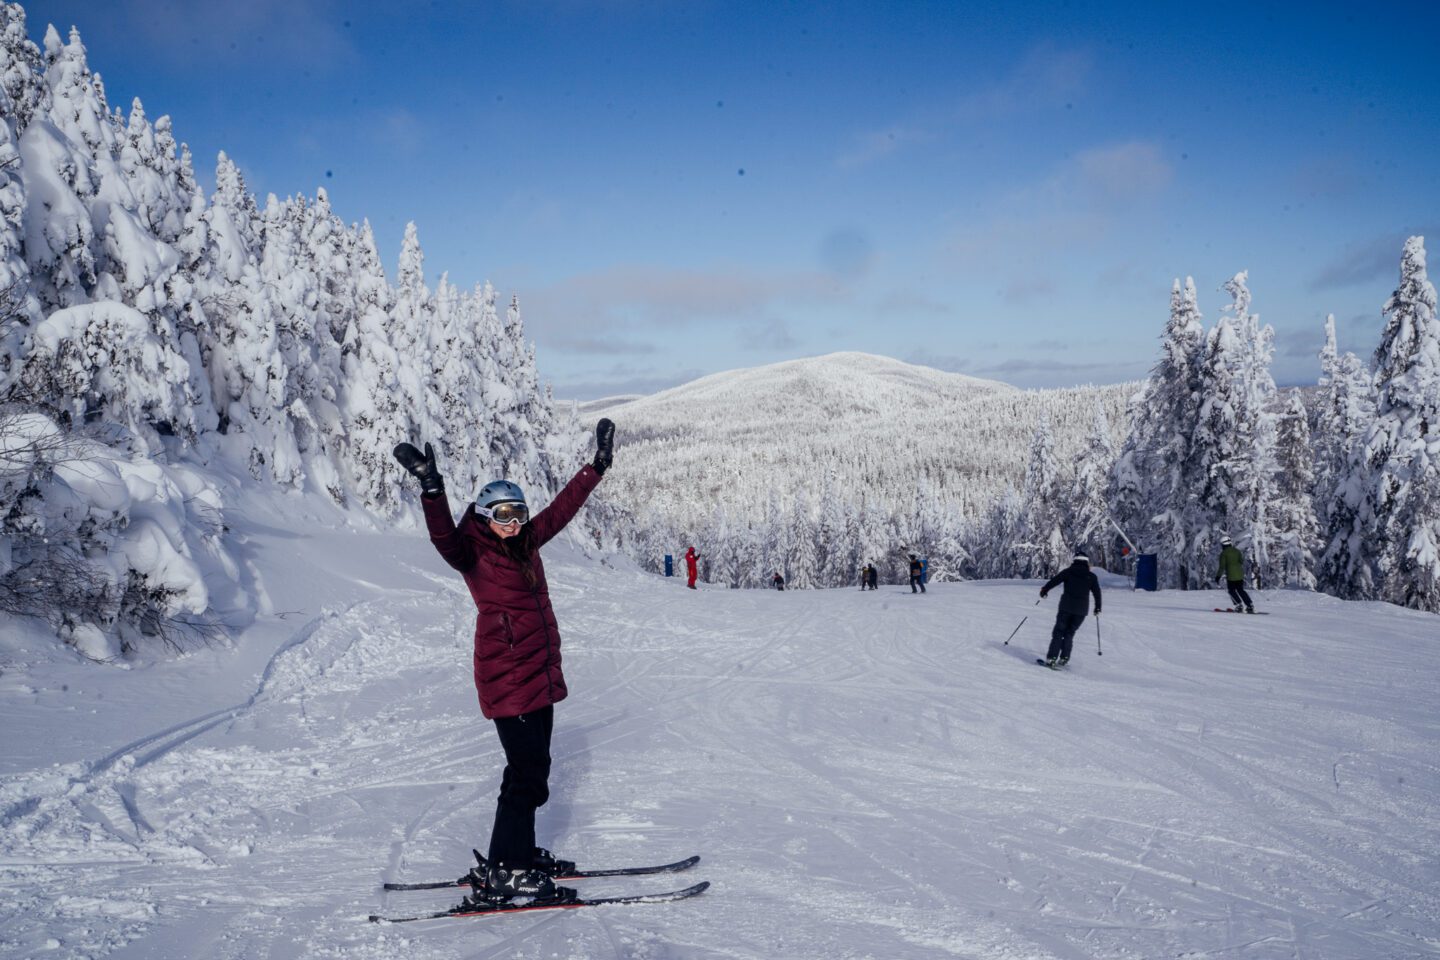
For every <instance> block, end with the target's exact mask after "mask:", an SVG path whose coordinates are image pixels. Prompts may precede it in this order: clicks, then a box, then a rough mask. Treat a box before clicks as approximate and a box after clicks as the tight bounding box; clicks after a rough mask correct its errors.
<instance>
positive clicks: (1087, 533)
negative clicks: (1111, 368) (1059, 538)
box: [1064, 402, 1115, 568]
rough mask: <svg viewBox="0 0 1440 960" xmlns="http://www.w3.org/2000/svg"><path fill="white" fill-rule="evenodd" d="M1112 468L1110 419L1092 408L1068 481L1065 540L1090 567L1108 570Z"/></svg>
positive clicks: (1099, 407) (1100, 408)
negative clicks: (1082, 552)
mask: <svg viewBox="0 0 1440 960" xmlns="http://www.w3.org/2000/svg"><path fill="white" fill-rule="evenodd" d="M1114 465H1115V441H1114V439H1113V438H1112V437H1111V435H1110V419H1109V418H1108V417H1107V416H1106V415H1105V407H1104V405H1103V404H1101V403H1099V402H1097V403H1096V404H1095V421H1094V423H1092V424H1091V427H1090V435H1089V436H1088V437H1087V438H1086V442H1085V446H1084V447H1082V448H1081V450H1080V455H1079V456H1078V457H1076V458H1075V472H1074V475H1073V478H1072V479H1071V481H1070V495H1069V498H1068V501H1067V502H1066V503H1065V505H1064V506H1065V511H1064V517H1065V529H1066V530H1067V531H1068V532H1067V534H1066V540H1067V542H1068V543H1070V544H1071V546H1072V549H1081V548H1083V549H1084V550H1086V551H1088V553H1087V555H1088V556H1089V557H1090V564H1091V566H1095V567H1106V568H1108V567H1109V566H1110V564H1111V563H1112V562H1113V560H1114V559H1115V558H1112V557H1110V556H1109V552H1108V550H1107V548H1106V544H1108V543H1109V542H1110V541H1111V539H1112V538H1113V533H1112V528H1111V526H1110V505H1109V502H1108V501H1107V500H1106V497H1105V491H1106V485H1107V482H1108V478H1109V477H1110V475H1111V471H1112V469H1113V468H1114Z"/></svg>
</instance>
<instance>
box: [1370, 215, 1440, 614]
mask: <svg viewBox="0 0 1440 960" xmlns="http://www.w3.org/2000/svg"><path fill="white" fill-rule="evenodd" d="M1384 313H1385V317H1386V325H1385V332H1384V333H1383V334H1382V336H1381V339H1380V345H1379V347H1377V348H1376V350H1375V382H1376V386H1377V389H1378V391H1379V402H1378V404H1377V407H1376V415H1375V420H1374V421H1373V422H1372V423H1371V425H1370V429H1369V430H1368V431H1367V432H1366V435H1365V442H1364V450H1365V464H1366V466H1367V467H1368V470H1369V482H1368V484H1367V496H1366V499H1365V511H1364V513H1363V514H1362V522H1364V523H1365V525H1366V527H1367V528H1368V529H1369V530H1371V531H1373V534H1372V536H1373V537H1374V539H1375V541H1376V544H1377V548H1378V549H1377V551H1376V556H1375V567H1376V575H1377V580H1378V583H1379V586H1380V590H1381V595H1382V596H1383V597H1384V598H1385V599H1387V600H1391V601H1393V602H1395V603H1400V604H1404V605H1405V606H1410V607H1416V608H1418V609H1421V610H1430V611H1436V612H1440V320H1437V317H1436V294H1435V287H1434V285H1433V284H1431V282H1430V280H1429V278H1428V276H1427V273H1426V263H1425V240H1424V238H1423V237H1411V238H1409V239H1408V240H1406V241H1405V248H1404V251H1403V253H1402V255H1401V259H1400V283H1399V286H1397V287H1396V289H1395V292H1394V293H1393V294H1391V296H1390V299H1389V300H1388V301H1386V303H1385V308H1384Z"/></svg>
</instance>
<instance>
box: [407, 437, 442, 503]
mask: <svg viewBox="0 0 1440 960" xmlns="http://www.w3.org/2000/svg"><path fill="white" fill-rule="evenodd" d="M395 459H396V460H399V461H400V466H402V467H404V468H405V469H406V470H408V471H409V472H410V475H411V476H412V477H414V478H415V479H417V480H419V481H420V493H421V495H423V496H426V497H438V496H440V494H442V493H444V492H445V481H444V480H443V479H441V477H440V468H439V467H437V466H435V451H434V450H433V449H432V448H431V446H430V444H428V443H427V444H425V452H424V453H421V452H420V451H419V450H416V449H415V447H414V445H413V444H409V443H397V444H395Z"/></svg>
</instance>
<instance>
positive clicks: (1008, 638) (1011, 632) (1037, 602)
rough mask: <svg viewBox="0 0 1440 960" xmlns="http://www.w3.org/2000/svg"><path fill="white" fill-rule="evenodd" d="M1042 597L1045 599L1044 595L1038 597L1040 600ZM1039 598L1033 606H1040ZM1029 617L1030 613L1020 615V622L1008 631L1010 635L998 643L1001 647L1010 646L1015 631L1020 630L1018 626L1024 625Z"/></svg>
mask: <svg viewBox="0 0 1440 960" xmlns="http://www.w3.org/2000/svg"><path fill="white" fill-rule="evenodd" d="M1044 599H1045V598H1044V597H1041V598H1040V600H1044ZM1040 600H1036V601H1035V606H1037V607H1038V606H1040ZM1029 619H1030V614H1028V613H1027V614H1025V616H1023V617H1021V618H1020V622H1019V623H1017V624H1015V629H1014V630H1011V631H1010V636H1008V637H1006V638H1005V642H1004V643H1002V644H1000V646H1002V647H1008V646H1010V641H1011V640H1014V639H1015V634H1017V633H1019V632H1020V628H1021V627H1023V626H1025V621H1026V620H1029Z"/></svg>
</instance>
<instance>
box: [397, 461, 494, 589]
mask: <svg viewBox="0 0 1440 960" xmlns="http://www.w3.org/2000/svg"><path fill="white" fill-rule="evenodd" d="M395 459H396V460H398V461H400V465H401V466H402V467H404V468H405V469H406V471H408V472H409V473H410V475H411V476H413V477H414V478H415V479H417V480H419V481H420V507H421V509H423V510H424V511H425V527H426V529H428V530H429V531H430V542H431V543H433V544H435V549H436V550H438V551H440V556H441V557H442V558H443V559H444V560H445V562H446V563H448V564H450V566H452V567H454V568H455V569H456V570H460V571H462V572H463V571H465V570H469V569H470V567H471V566H473V565H474V563H475V551H474V548H473V547H471V545H470V542H469V541H468V540H466V539H465V538H464V537H462V536H461V535H460V532H459V531H458V530H457V529H456V528H455V518H454V517H452V516H451V515H450V500H449V498H448V497H446V496H445V481H444V479H443V478H442V477H441V476H440V468H439V467H438V466H436V464H435V451H434V449H433V448H432V447H431V446H430V444H428V443H427V444H425V452H424V453H421V452H420V451H419V450H417V449H415V447H414V446H412V445H411V444H408V443H399V444H396V445H395Z"/></svg>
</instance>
